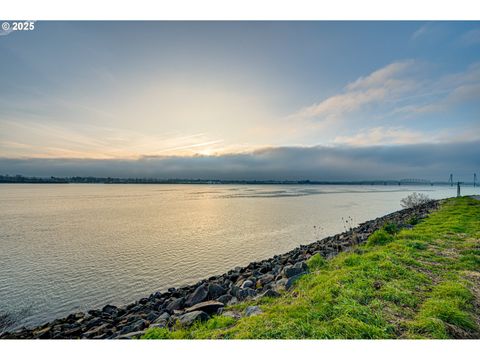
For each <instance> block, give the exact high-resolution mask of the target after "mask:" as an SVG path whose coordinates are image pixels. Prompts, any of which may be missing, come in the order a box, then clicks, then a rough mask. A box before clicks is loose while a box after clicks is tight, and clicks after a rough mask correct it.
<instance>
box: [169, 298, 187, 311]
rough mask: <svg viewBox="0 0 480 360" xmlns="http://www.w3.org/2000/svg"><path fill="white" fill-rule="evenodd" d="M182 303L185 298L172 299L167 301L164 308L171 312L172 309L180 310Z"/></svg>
mask: <svg viewBox="0 0 480 360" xmlns="http://www.w3.org/2000/svg"><path fill="white" fill-rule="evenodd" d="M184 304H185V298H179V299H173V300H172V301H170V302H169V303H168V305H167V307H166V310H167V311H169V312H173V311H174V310H180V309H182V308H183V305H184Z"/></svg>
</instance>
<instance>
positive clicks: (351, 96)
mask: <svg viewBox="0 0 480 360" xmlns="http://www.w3.org/2000/svg"><path fill="white" fill-rule="evenodd" d="M414 65H415V62H414V61H413V60H405V61H398V62H394V63H391V64H389V65H387V66H385V67H383V68H381V69H379V70H376V71H374V72H372V73H371V74H369V75H368V76H365V77H360V78H358V79H357V80H355V81H354V82H352V83H349V84H347V85H346V86H345V88H344V91H343V92H342V93H340V94H337V95H333V96H331V97H329V98H327V99H325V100H323V101H321V102H319V103H316V104H313V105H311V106H308V107H305V108H303V109H301V110H300V111H298V112H297V113H295V114H294V115H293V117H299V118H315V119H319V120H328V119H331V118H335V119H338V118H339V117H340V116H341V115H344V114H347V113H350V112H353V111H357V110H359V109H361V108H362V107H364V106H366V105H368V104H374V103H380V102H384V101H393V100H395V99H396V98H399V97H401V96H402V95H403V94H407V93H408V92H409V91H412V90H413V89H414V88H415V86H416V82H415V80H414V79H412V78H409V77H407V76H406V75H407V74H408V72H409V71H410V70H411V69H412V68H413V67H414Z"/></svg>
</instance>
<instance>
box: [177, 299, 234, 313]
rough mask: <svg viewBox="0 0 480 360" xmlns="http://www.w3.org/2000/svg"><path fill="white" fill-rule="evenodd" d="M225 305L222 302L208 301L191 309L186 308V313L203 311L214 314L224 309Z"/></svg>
mask: <svg viewBox="0 0 480 360" xmlns="http://www.w3.org/2000/svg"><path fill="white" fill-rule="evenodd" d="M224 306H225V305H224V304H223V303H222V302H219V301H215V300H210V301H204V302H201V303H198V304H195V305H193V306H192V307H189V308H186V309H185V311H186V312H192V311H204V312H206V313H207V314H216V313H217V311H218V309H220V308H222V307H224Z"/></svg>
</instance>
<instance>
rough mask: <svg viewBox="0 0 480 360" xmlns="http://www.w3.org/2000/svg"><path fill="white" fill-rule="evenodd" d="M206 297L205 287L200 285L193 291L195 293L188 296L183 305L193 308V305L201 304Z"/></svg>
mask: <svg viewBox="0 0 480 360" xmlns="http://www.w3.org/2000/svg"><path fill="white" fill-rule="evenodd" d="M207 296H208V290H207V287H206V286H205V285H200V286H199V287H197V288H196V289H195V291H194V292H193V293H192V294H190V296H189V297H188V298H187V301H186V302H185V305H186V306H187V307H190V306H193V305H195V304H198V303H199V302H202V301H204V300H206V299H207Z"/></svg>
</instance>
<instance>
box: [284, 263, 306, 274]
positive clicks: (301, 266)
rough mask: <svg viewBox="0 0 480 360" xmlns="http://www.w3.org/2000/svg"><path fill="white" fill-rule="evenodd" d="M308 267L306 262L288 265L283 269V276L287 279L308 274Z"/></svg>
mask: <svg viewBox="0 0 480 360" xmlns="http://www.w3.org/2000/svg"><path fill="white" fill-rule="evenodd" d="M307 270H308V267H307V264H306V263H305V262H304V261H300V262H297V263H296V264H295V265H293V266H290V265H287V266H285V267H284V268H283V274H284V275H285V277H286V278H291V277H293V276H297V275H300V274H303V273H305V272H307Z"/></svg>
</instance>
